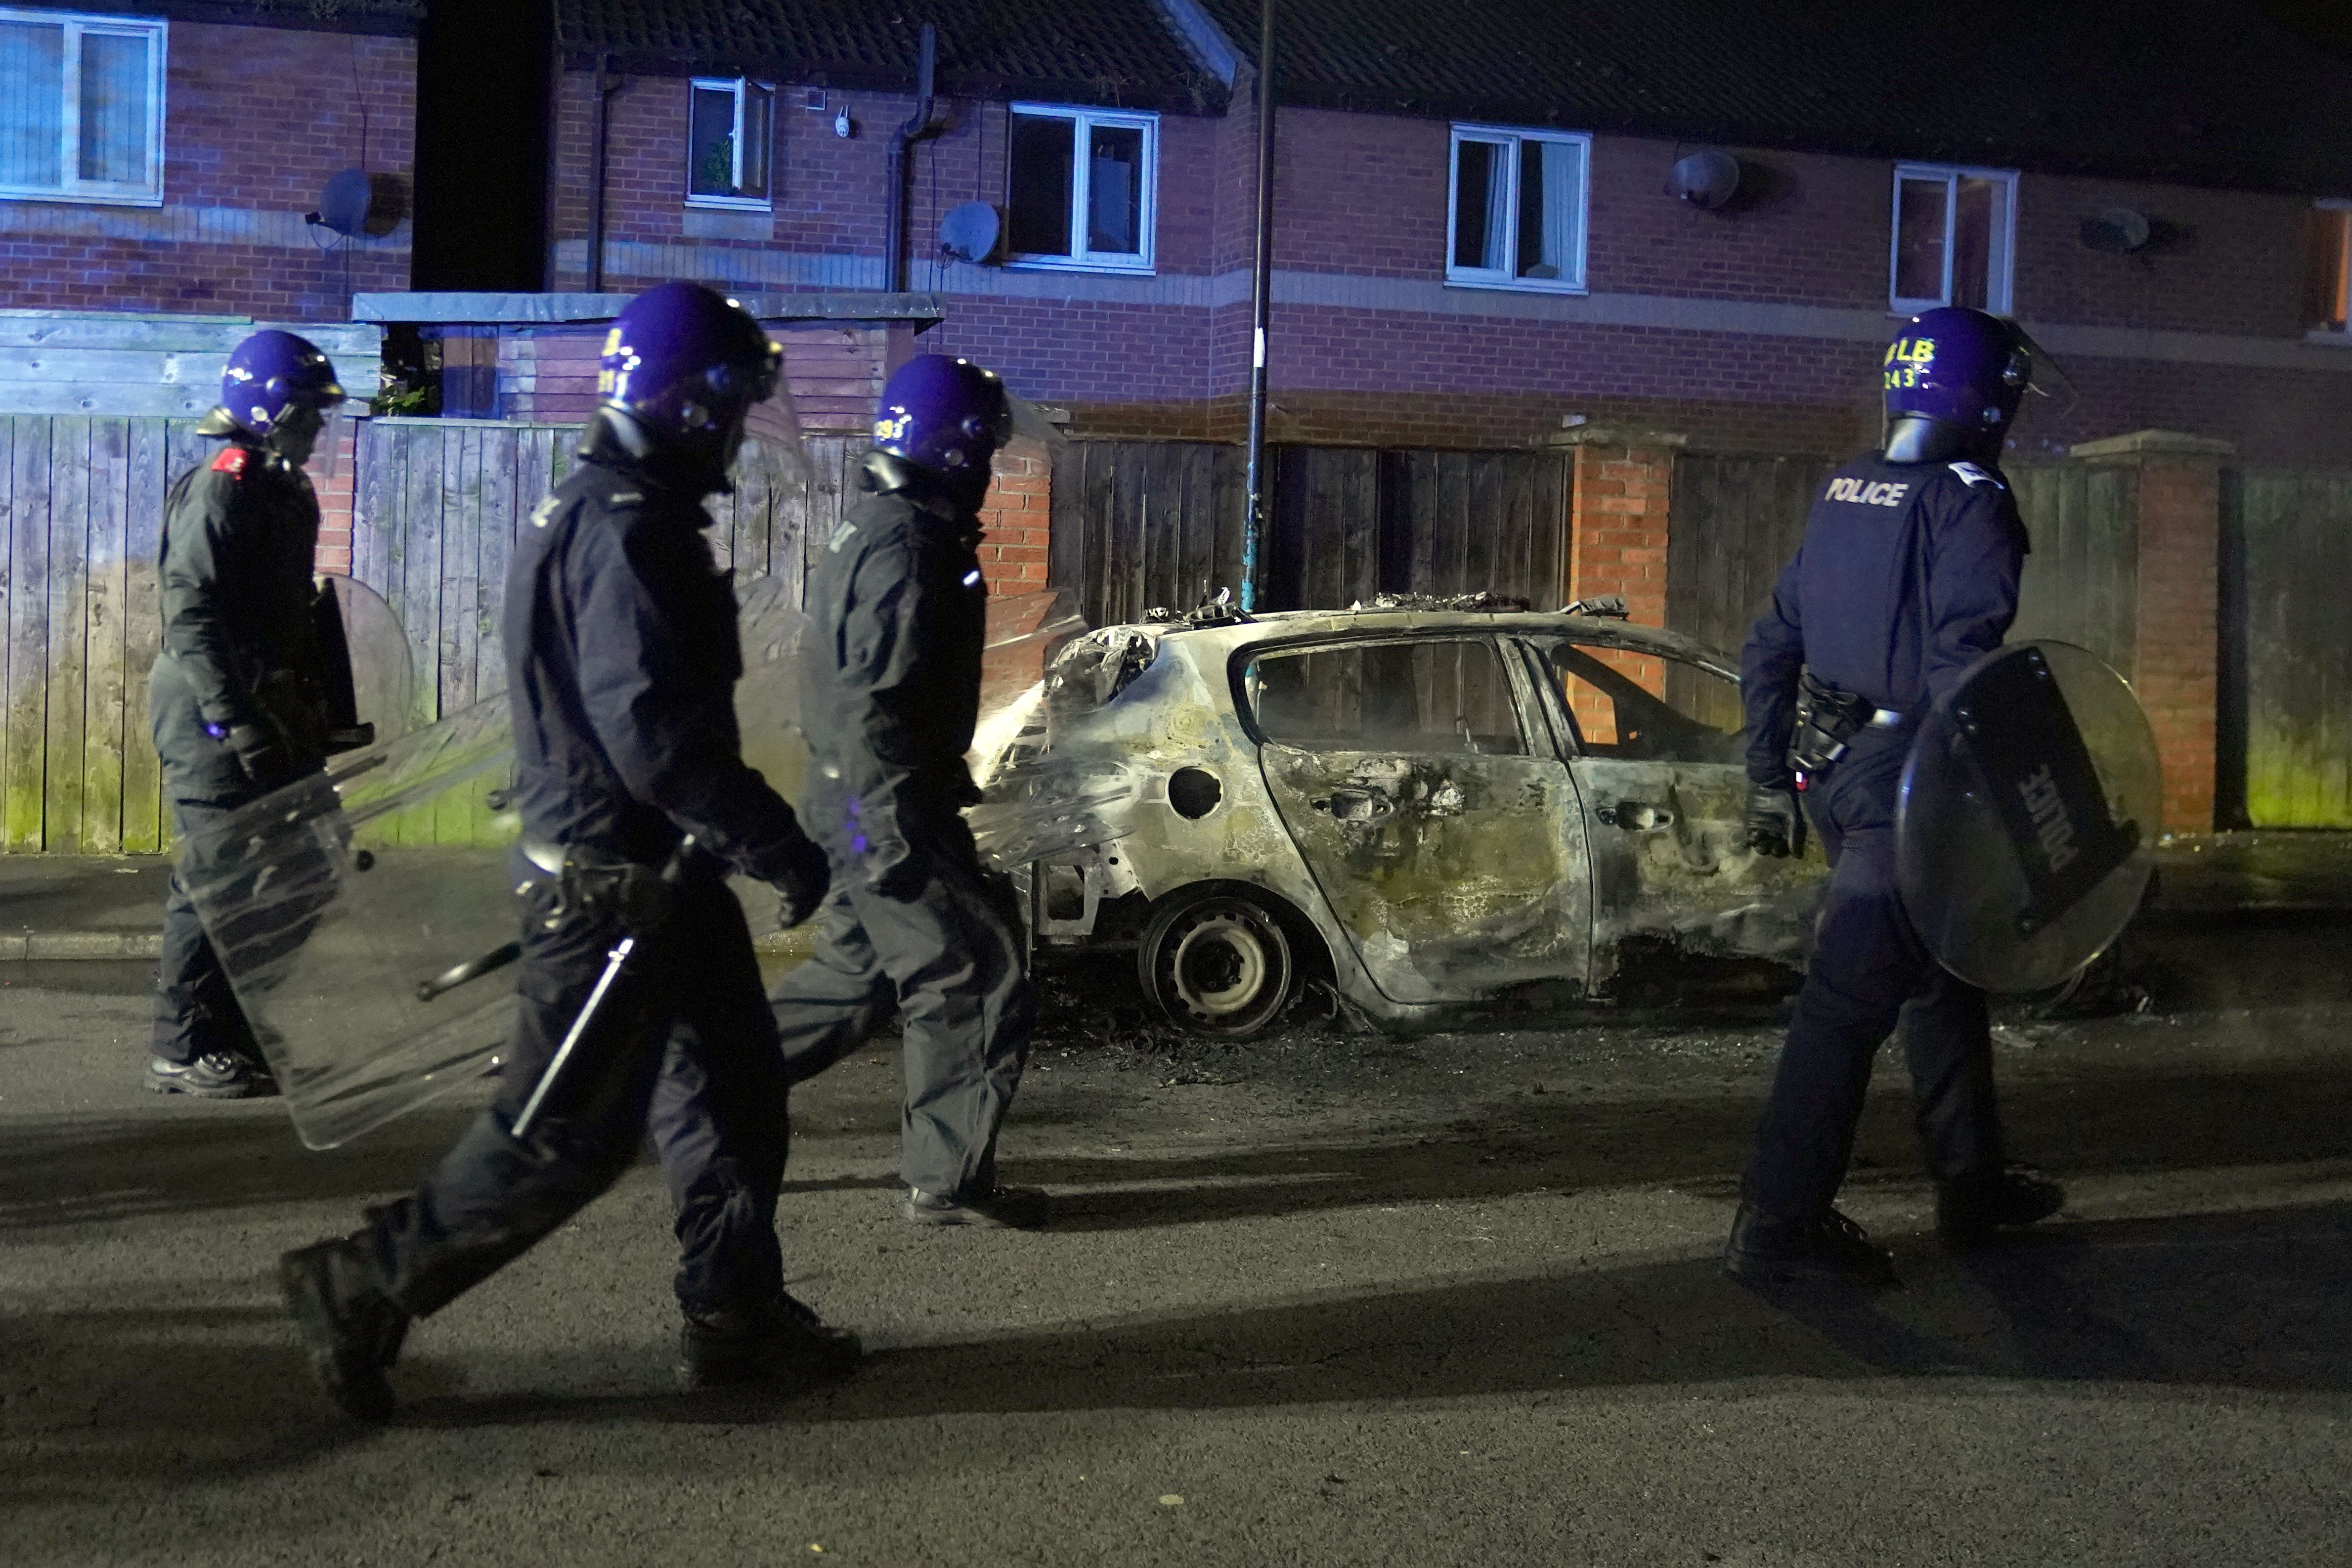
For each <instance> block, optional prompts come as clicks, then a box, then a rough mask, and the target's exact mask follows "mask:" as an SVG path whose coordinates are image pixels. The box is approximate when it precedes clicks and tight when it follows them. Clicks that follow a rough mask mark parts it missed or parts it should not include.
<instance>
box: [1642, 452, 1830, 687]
mask: <svg viewBox="0 0 2352 1568" xmlns="http://www.w3.org/2000/svg"><path fill="white" fill-rule="evenodd" d="M1836 468H1837V465H1836V464H1835V463H1832V462H1830V461H1828V460H1827V459H1825V458H1770V457H1749V456H1730V455H1716V454H1703V453H1695V452H1685V453H1682V454H1680V455H1678V456H1677V457H1676V458H1675V473H1674V485H1673V496H1672V499H1671V501H1670V503H1669V505H1670V509H1671V510H1670V512H1669V517H1668V524H1667V527H1668V532H1667V535H1666V626H1667V628H1668V629H1669V630H1672V631H1677V632H1681V633H1682V634H1683V635H1685V637H1695V638H1696V639H1697V640H1698V641H1700V642H1703V643H1705V644H1706V645H1707V646H1708V647H1713V648H1717V649H1719V650H1721V651H1722V652H1724V653H1726V654H1728V655H1731V656H1732V657H1734V658H1737V657H1738V652H1739V645H1740V644H1741V643H1743V642H1745V641H1747V640H1748V627H1749V626H1751V625H1753V624H1754V623H1755V620H1756V617H1757V616H1759V615H1760V614H1762V613H1763V610H1764V607H1765V605H1768V604H1769V603H1770V602H1771V599H1772V584H1773V583H1774V582H1775V581H1776V580H1777V579H1778V578H1779V576H1780V569H1781V568H1782V567H1783V566H1785V565H1787V564H1788V563H1789V559H1790V556H1792V555H1794V554H1796V552H1797V546H1798V544H1799V543H1800V542H1802V540H1803V539H1804V536H1805V515H1806V513H1807V512H1808V511H1810V510H1811V508H1812V504H1813V499H1814V498H1815V497H1816V496H1818V495H1820V494H1821V493H1822V486H1824V485H1825V484H1827V483H1828V482H1829V477H1830V475H1831V474H1832V472H1833V471H1834V470H1835V469H1836ZM1666 696H1667V700H1669V701H1672V702H1675V703H1677V704H1680V705H1682V706H1683V707H1684V708H1685V710H1687V711H1690V712H1694V713H1696V714H1698V715H1699V716H1701V717H1703V718H1705V719H1706V721H1708V722H1709V723H1712V724H1717V725H1720V726H1722V727H1723V728H1725V729H1732V728H1736V727H1737V726H1738V724H1739V722H1740V718H1739V711H1738V698H1737V697H1736V695H1735V694H1734V693H1732V692H1730V691H1729V690H1727V689H1726V688H1725V687H1724V686H1723V684H1722V682H1720V681H1716V680H1710V679H1706V678H1705V677H1703V676H1699V675H1697V674H1696V673H1694V672H1692V671H1689V670H1685V669H1684V668H1681V667H1679V666H1669V667H1668V668H1667V670H1666Z"/></svg>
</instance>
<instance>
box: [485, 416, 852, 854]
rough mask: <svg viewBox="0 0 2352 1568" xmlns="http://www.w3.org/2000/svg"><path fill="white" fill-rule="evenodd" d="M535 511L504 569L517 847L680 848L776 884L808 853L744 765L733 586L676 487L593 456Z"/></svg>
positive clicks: (793, 823)
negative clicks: (796, 854) (687, 844)
mask: <svg viewBox="0 0 2352 1568" xmlns="http://www.w3.org/2000/svg"><path fill="white" fill-rule="evenodd" d="M590 430H591V435H590V437H589V440H588V443H587V444H586V445H585V446H583V447H582V450H581V458H582V461H581V462H580V464H579V465H578V466H577V467H576V468H573V469H572V472H571V473H570V474H568V475H566V476H565V477H564V479H563V481H562V483H561V484H559V485H557V486H556V488H555V489H554V491H553V493H551V495H549V497H548V498H547V499H546V500H544V501H542V502H541V503H540V505H539V507H538V509H537V510H534V511H533V512H532V513H531V516H530V525H529V526H528V527H526V528H524V529H523V530H522V531H521V536H520V538H519V539H518V540H517V541H516V544H515V555H514V559H513V561H512V563H510V564H509V567H508V570H507V589H506V614H505V622H504V626H505V637H506V646H507V672H508V688H507V689H508V694H509V698H510V700H512V702H513V704H514V736H515V760H516V763H517V776H516V790H515V804H516V805H517V807H518V809H520V812H521V814H522V820H523V832H524V835H525V837H530V838H535V839H538V840H540V841H541V842H544V843H551V844H563V845H569V846H572V847H580V848H584V849H588V850H592V851H595V852H600V853H602V854H605V855H610V856H616V857H620V858H627V859H633V860H636V861H639V862H641V863H644V864H648V865H657V864H659V863H661V862H662V861H663V860H664V859H666V858H667V856H668V855H669V853H670V851H671V849H673V848H674V847H676V846H677V841H678V839H679V837H681V835H683V834H687V833H691V834H693V835H694V837H695V839H696V841H697V842H698V844H700V846H701V847H703V848H705V849H708V850H709V851H710V852H711V853H712V854H714V855H716V856H718V857H719V859H721V860H722V861H724V862H726V863H727V864H728V865H729V866H730V867H731V868H734V869H735V870H738V871H740V872H742V873H743V874H745V875H747V876H751V877H756V878H759V879H762V880H772V879H773V878H774V876H776V875H777V874H779V873H780V872H781V871H782V869H783V868H785V866H786V865H787V864H788V863H789V862H790V859H791V857H792V852H793V849H794V848H795V847H798V846H799V845H801V844H803V843H804V842H805V840H804V839H803V836H802V834H801V830H800V825H799V823H798V821H797V820H796V819H795V818H794V817H793V808H792V807H791V806H790V805H786V804H785V803H784V801H783V798H782V796H780V795H777V794H776V792H775V791H774V790H772V789H771V788H769V787H768V783H767V781H766V780H765V779H763V778H761V776H760V774H759V773H757V772H756V771H754V770H753V769H752V768H751V767H749V766H747V765H746V764H745V763H744V762H743V758H742V754H741V738H740V733H739V731H737V729H736V722H735V696H734V693H735V682H736V679H737V678H739V677H740V675H741V674H742V673H743V654H742V647H741V645H740V642H739V641H738V637H737V631H736V624H735V594H734V588H733V584H732V582H731V580H730V574H728V573H725V572H721V571H719V568H718V565H717V563H716V562H715V561H713V559H712V558H711V554H710V546H709V544H708V543H707V542H705V541H704V539H703V537H702V530H703V529H704V528H706V527H708V526H709V521H710V519H709V514H708V513H706V512H705V511H704V510H702V504H701V497H700V495H699V494H698V493H697V492H696V491H695V490H694V489H691V488H690V487H680V486H667V487H666V486H664V485H662V484H660V483H659V482H657V481H656V479H653V478H652V477H651V476H649V475H647V474H646V472H645V471H644V470H643V469H641V468H635V467H634V466H632V465H630V464H628V463H627V461H626V460H625V458H620V457H619V456H617V455H616V454H614V453H612V452H610V451H607V450H605V449H604V448H603V447H600V444H599V442H598V440H597V437H596V435H595V431H596V426H593V425H592V426H590Z"/></svg>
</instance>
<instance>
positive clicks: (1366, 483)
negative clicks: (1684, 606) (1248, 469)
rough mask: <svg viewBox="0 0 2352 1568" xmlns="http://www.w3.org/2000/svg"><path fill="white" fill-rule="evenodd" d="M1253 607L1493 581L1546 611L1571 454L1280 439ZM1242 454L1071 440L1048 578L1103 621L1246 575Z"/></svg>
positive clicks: (1564, 517) (1557, 568)
mask: <svg viewBox="0 0 2352 1568" xmlns="http://www.w3.org/2000/svg"><path fill="white" fill-rule="evenodd" d="M1266 457H1267V484H1266V491H1267V511H1268V514H1269V515H1268V520H1267V521H1268V528H1267V537H1266V538H1265V540H1264V541H1262V542H1261V543H1260V546H1259V548H1260V552H1261V558H1260V562H1259V567H1258V572H1259V576H1258V585H1259V594H1258V604H1259V605H1260V607H1262V608H1265V609H1275V610H1284V609H1323V608H1337V607H1342V606H1345V605H1349V604H1352V603H1354V602H1355V601H1357V600H1359V599H1370V598H1371V597H1372V596H1373V595H1377V594H1382V593H1423V594H1464V593H1471V592H1475V591H1477V590H1480V589H1484V590H1486V591H1489V592H1492V593H1497V594H1507V595H1517V596H1519V597H1522V598H1526V599H1528V600H1530V601H1532V602H1533V603H1535V604H1538V605H1543V606H1545V607H1547V608H1549V607H1550V606H1552V605H1558V604H1559V602H1560V600H1561V596H1562V593H1563V591H1564V587H1565V584H1566V575H1567V572H1566V559H1565V555H1564V552H1565V550H1566V548H1567V539H1568V505H1569V460H1568V458H1567V457H1566V456H1564V455H1563V454H1560V453H1556V452H1526V451H1506V452H1457V451H1377V450H1373V449H1371V448H1369V447H1271V448H1269V449H1268V451H1267V454H1266ZM1245 478H1246V476H1245V468H1244V454H1243V449H1242V448H1241V447H1231V446H1223V445H1217V444H1213V443H1209V442H1197V441H1073V442H1071V443H1070V444H1069V445H1068V446H1067V447H1064V448H1063V449H1062V451H1061V452H1060V453H1059V454H1058V455H1057V456H1056V458H1055V464H1054V496H1053V507H1054V511H1053V516H1054V526H1053V557H1052V574H1053V581H1054V583H1055V584H1056V585H1057V586H1060V587H1065V588H1069V589H1071V590H1073V591H1075V592H1076V595H1077V597H1078V602H1079V608H1080V610H1081V612H1082V613H1083V614H1084V615H1085V616H1086V617H1087V620H1088V621H1090V622H1091V623H1093V624H1094V625H1096V626H1105V625H1111V624H1116V623H1118V622H1122V621H1133V620H1139V619H1140V618H1141V617H1142V616H1143V614H1144V612H1145V611H1146V610H1148V609H1151V608H1153V607H1155V606H1165V607H1168V608H1171V609H1176V610H1184V609H1189V608H1191V607H1192V605H1197V604H1199V603H1200V602H1201V601H1202V600H1203V599H1205V598H1208V597H1210V596H1212V595H1214V594H1215V593H1216V592H1217V590H1219V589H1220V588H1231V589H1233V590H1234V593H1235V595H1239V593H1240V589H1241V577H1242V530H1241V515H1242V508H1243V498H1244V484H1245Z"/></svg>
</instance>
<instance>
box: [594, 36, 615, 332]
mask: <svg viewBox="0 0 2352 1568" xmlns="http://www.w3.org/2000/svg"><path fill="white" fill-rule="evenodd" d="M612 68H613V57H612V56H610V55H598V56H597V57H596V121H595V127H594V129H593V131H592V132H590V133H589V139H590V141H591V142H592V144H593V145H592V149H591V151H590V153H589V159H590V164H591V167H590V171H589V175H588V292H590V293H591V294H602V293H603V292H604V143H605V135H604V132H605V127H606V125H607V123H608V122H609V121H610V120H611V118H612V115H611V112H610V110H608V109H607V108H606V105H607V104H609V103H610V102H611V101H612V98H613V94H614V93H615V92H617V91H619V90H620V88H621V83H620V79H619V78H617V77H614V76H613V75H612V74H611V72H612Z"/></svg>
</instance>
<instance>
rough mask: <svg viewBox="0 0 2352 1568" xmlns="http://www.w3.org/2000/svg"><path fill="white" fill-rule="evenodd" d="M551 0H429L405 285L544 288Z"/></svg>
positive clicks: (421, 44)
mask: <svg viewBox="0 0 2352 1568" xmlns="http://www.w3.org/2000/svg"><path fill="white" fill-rule="evenodd" d="M553 39H554V20H553V6H552V0H427V4H426V6H425V26H424V30H423V32H422V33H421V34H420V35H419V37H418V39H417V83H416V228H415V235H416V241H415V246H416V247H415V255H414V259H413V263H412V266H413V269H414V270H413V272H412V279H413V281H412V284H411V287H413V288H415V289H493V290H514V291H522V292H530V291H535V290H537V289H544V288H545V287H547V151H548V143H547V137H548V107H549V103H550V100H551V93H552V89H553V85H554V70H555V61H554V59H553V56H552V46H553Z"/></svg>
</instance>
